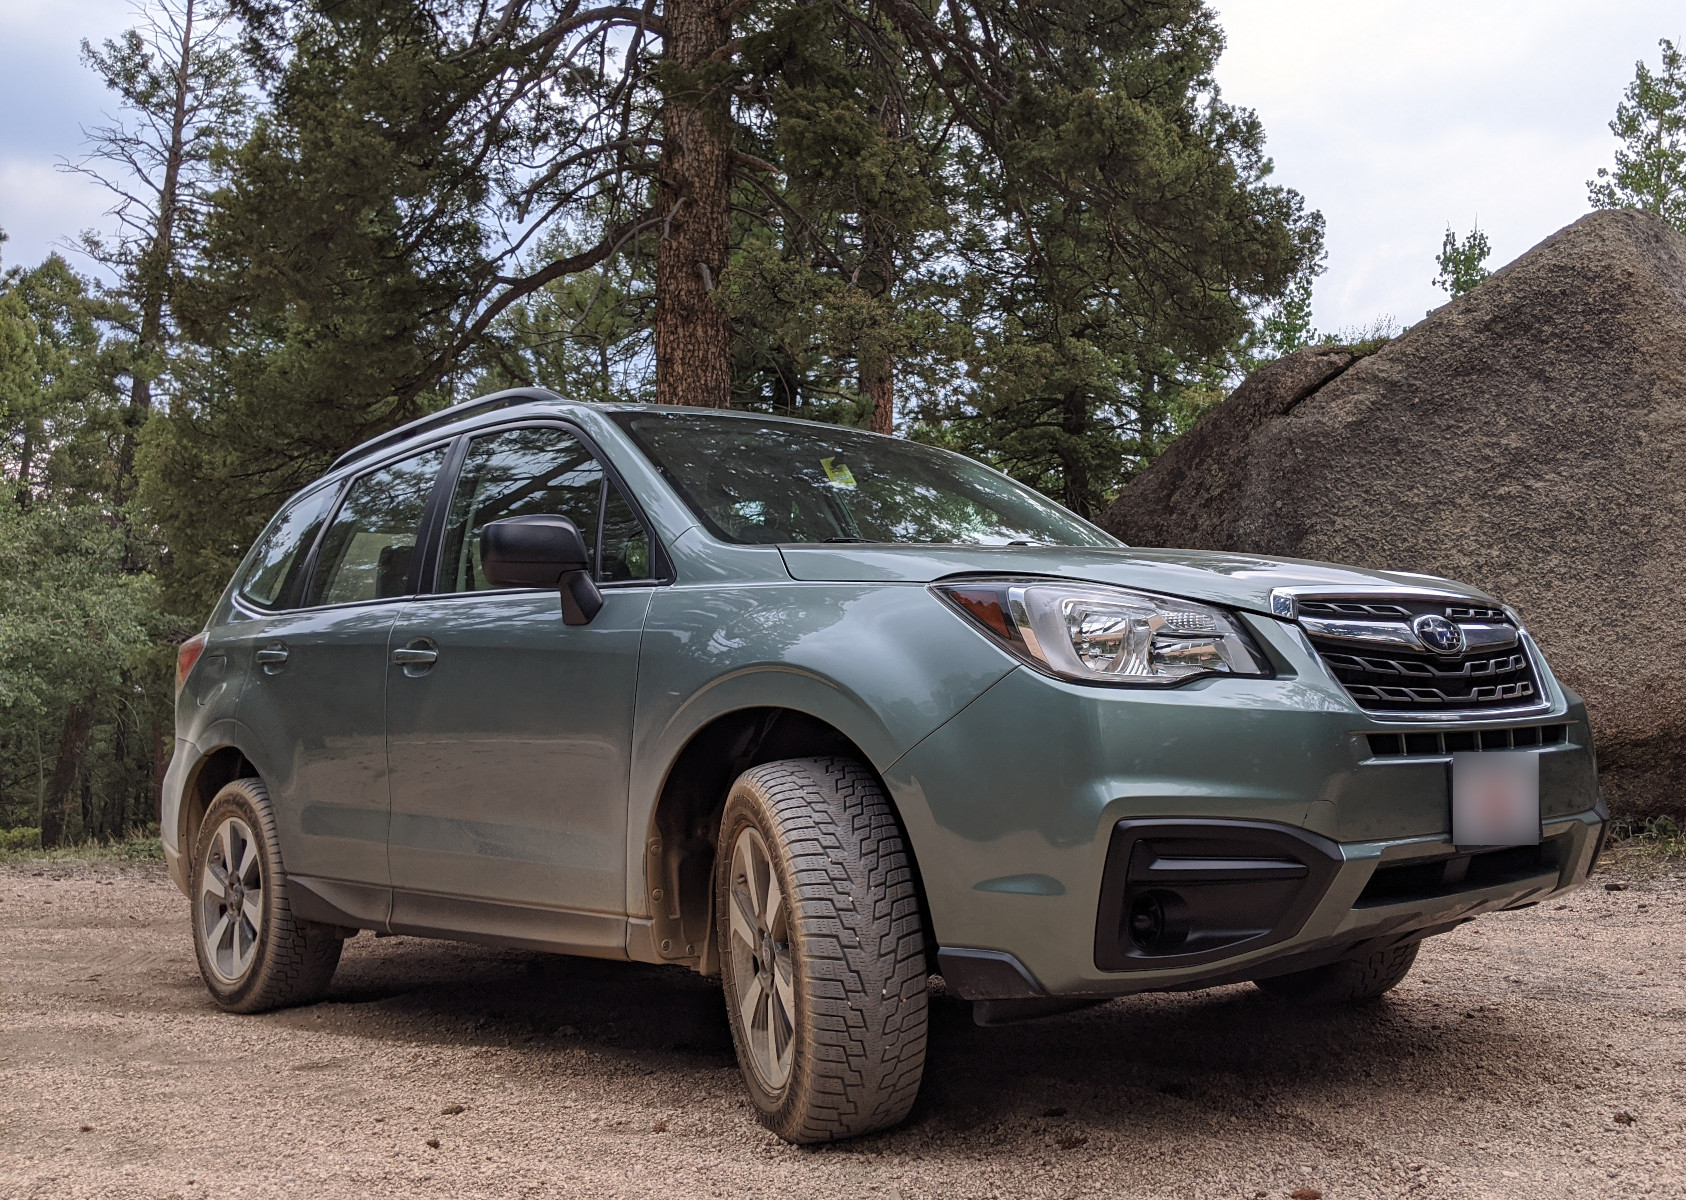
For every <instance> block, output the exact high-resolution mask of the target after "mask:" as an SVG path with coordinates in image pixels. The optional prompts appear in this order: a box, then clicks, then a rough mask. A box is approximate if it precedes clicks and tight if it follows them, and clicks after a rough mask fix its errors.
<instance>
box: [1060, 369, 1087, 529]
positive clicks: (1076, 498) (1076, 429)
mask: <svg viewBox="0 0 1686 1200" xmlns="http://www.w3.org/2000/svg"><path fill="white" fill-rule="evenodd" d="M1060 410H1061V411H1060V431H1061V432H1062V433H1064V434H1065V435H1066V436H1065V440H1064V445H1063V446H1062V448H1061V450H1060V463H1061V466H1062V468H1063V469H1062V472H1061V473H1062V474H1063V475H1064V476H1065V488H1064V492H1065V506H1066V507H1067V508H1069V509H1070V510H1071V511H1072V512H1074V513H1076V514H1077V515H1078V516H1080V517H1082V518H1083V519H1084V520H1088V519H1090V518H1091V517H1093V516H1094V510H1093V509H1092V507H1091V506H1090V504H1089V464H1088V463H1087V462H1086V461H1085V460H1084V457H1083V447H1084V444H1085V442H1086V440H1087V436H1088V434H1089V404H1088V397H1086V396H1085V395H1084V394H1083V393H1082V392H1081V391H1071V392H1067V393H1066V394H1065V397H1064V399H1063V402H1062V403H1061V405H1060Z"/></svg>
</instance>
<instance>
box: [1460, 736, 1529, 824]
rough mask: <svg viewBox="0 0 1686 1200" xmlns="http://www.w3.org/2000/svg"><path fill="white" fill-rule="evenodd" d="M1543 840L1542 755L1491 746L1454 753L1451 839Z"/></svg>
mask: <svg viewBox="0 0 1686 1200" xmlns="http://www.w3.org/2000/svg"><path fill="white" fill-rule="evenodd" d="M1539 840H1540V756H1539V755H1537V754H1529V753H1526V752H1523V751H1508V750H1496V751H1495V750H1489V751H1484V752H1473V753H1468V754H1454V755H1452V842H1453V844H1454V845H1456V846H1460V847H1461V846H1534V845H1538V844H1539Z"/></svg>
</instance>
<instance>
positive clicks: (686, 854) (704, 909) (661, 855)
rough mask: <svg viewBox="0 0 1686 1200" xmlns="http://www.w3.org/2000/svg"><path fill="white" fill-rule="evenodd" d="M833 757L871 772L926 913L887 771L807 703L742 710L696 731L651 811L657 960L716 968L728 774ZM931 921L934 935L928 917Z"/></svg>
mask: <svg viewBox="0 0 1686 1200" xmlns="http://www.w3.org/2000/svg"><path fill="white" fill-rule="evenodd" d="M833 756H835V757H843V758H849V759H852V760H854V761H855V762H857V763H859V764H860V765H861V766H862V767H864V768H865V769H866V770H868V771H870V772H871V773H872V776H873V778H874V780H875V781H876V782H877V784H878V786H879V788H880V790H881V791H882V792H883V794H884V797H885V799H886V800H887V801H888V802H889V804H890V809H891V811H892V812H894V813H895V814H896V821H897V823H898V824H899V825H900V826H901V830H902V839H903V842H904V843H905V844H906V846H907V854H908V860H909V862H910V863H912V865H913V875H914V886H915V889H916V891H917V893H918V896H919V905H920V909H921V911H922V912H926V913H928V912H929V909H928V907H927V906H926V904H925V888H924V883H923V881H922V879H921V877H920V874H919V863H918V856H917V855H916V854H915V853H914V849H913V844H912V842H911V841H909V840H908V836H907V827H906V823H905V822H903V821H902V818H901V813H900V811H899V810H898V809H897V807H896V801H895V797H894V796H893V795H892V794H891V792H890V789H889V788H888V787H887V786H886V784H885V782H884V778H883V776H882V774H881V773H880V772H879V770H878V768H877V767H876V766H875V765H874V763H873V762H872V759H871V758H870V757H869V756H868V755H867V754H866V753H865V751H864V750H863V749H862V748H861V746H860V745H859V744H858V743H857V742H856V741H855V740H854V739H853V738H851V737H850V736H849V735H848V734H847V733H845V732H844V731H843V730H841V729H839V728H837V726H835V725H833V724H831V723H830V722H828V721H826V720H824V719H823V718H821V717H818V716H815V715H814V714H812V713H810V712H806V711H803V710H802V709H798V708H791V707H785V706H781V705H757V706H752V707H744V708H737V709H733V710H731V711H728V712H724V713H721V714H719V715H717V716H715V717H714V718H713V719H712V720H710V721H708V722H707V723H706V724H704V725H703V726H701V727H700V728H699V729H697V730H696V731H694V732H693V733H692V734H691V736H690V737H689V738H688V739H687V740H686V742H685V744H684V746H683V747H682V748H681V749H680V750H679V752H678V753H677V754H676V755H674V757H673V760H672V762H671V763H669V765H668V769H667V773H666V775H665V776H664V778H663V780H662V785H661V788H660V790H659V791H658V793H657V795H656V800H655V804H654V807H653V808H652V809H651V812H650V819H649V824H648V828H647V829H646V830H645V835H644V862H643V868H644V869H643V882H644V887H645V902H646V904H647V906H648V911H649V913H650V940H651V949H652V951H653V955H654V957H655V959H656V961H660V962H675V963H682V964H684V965H686V966H689V967H691V968H692V969H693V970H695V971H697V972H699V973H700V974H703V975H713V974H715V973H716V972H717V971H718V969H719V962H718V957H719V955H718V948H717V946H716V944H715V939H714V930H713V921H714V887H713V876H714V861H715V855H716V853H717V850H718V846H717V844H716V843H717V841H718V839H719V833H720V819H721V814H722V812H723V811H724V809H725V806H726V795H727V792H728V791H730V789H731V786H732V782H733V781H734V780H735V779H737V777H738V776H739V775H742V774H743V773H744V772H745V771H747V770H749V769H750V768H751V767H756V766H760V765H761V764H763V763H769V762H778V761H780V760H783V759H788V758H825V757H833ZM925 928H926V936H927V938H928V939H929V938H930V936H931V934H930V922H929V919H927V920H926V922H925ZM934 944H935V943H934V942H932V943H931V946H928V947H927V950H928V951H930V950H931V949H932V947H934ZM932 961H935V960H934V959H932Z"/></svg>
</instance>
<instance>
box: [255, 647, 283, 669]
mask: <svg viewBox="0 0 1686 1200" xmlns="http://www.w3.org/2000/svg"><path fill="white" fill-rule="evenodd" d="M252 657H253V658H255V659H257V660H258V665H259V666H261V667H262V668H263V669H264V670H265V671H266V672H268V673H269V674H271V675H273V674H275V672H277V671H279V670H280V669H281V668H282V666H284V665H285V664H286V662H287V647H286V646H284V645H283V644H282V643H280V642H271V643H269V645H267V646H265V647H264V648H263V649H261V650H259V651H258V652H257V653H256V654H254V655H252Z"/></svg>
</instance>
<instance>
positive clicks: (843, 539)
mask: <svg viewBox="0 0 1686 1200" xmlns="http://www.w3.org/2000/svg"><path fill="white" fill-rule="evenodd" d="M822 540H824V541H827V542H864V541H866V539H865V538H858V537H829V538H824V539H822Z"/></svg>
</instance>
